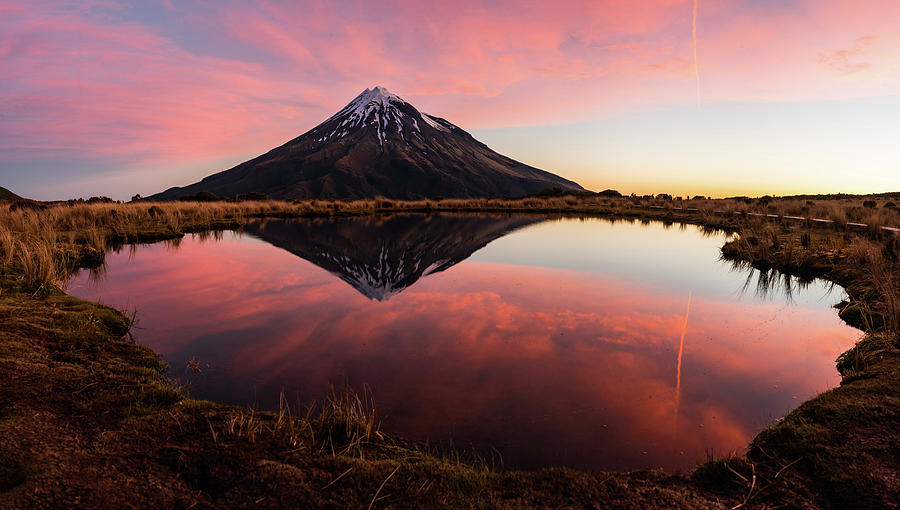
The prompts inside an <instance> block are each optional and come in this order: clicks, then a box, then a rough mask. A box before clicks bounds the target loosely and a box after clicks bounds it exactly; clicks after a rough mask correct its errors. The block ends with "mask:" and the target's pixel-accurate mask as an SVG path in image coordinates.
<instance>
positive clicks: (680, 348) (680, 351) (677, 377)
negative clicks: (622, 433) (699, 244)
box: [675, 291, 692, 420]
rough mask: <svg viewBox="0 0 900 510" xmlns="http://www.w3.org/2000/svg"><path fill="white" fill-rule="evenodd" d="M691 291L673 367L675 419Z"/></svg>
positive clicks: (679, 397)
mask: <svg viewBox="0 0 900 510" xmlns="http://www.w3.org/2000/svg"><path fill="white" fill-rule="evenodd" d="M691 293H692V292H691V291H688V302H687V310H685V311H684V324H682V326H681V343H680V344H679V345H678V365H677V367H676V368H675V419H676V420H677V419H678V406H679V405H680V404H681V355H682V354H683V353H684V334H685V333H687V323H688V315H690V313H691Z"/></svg>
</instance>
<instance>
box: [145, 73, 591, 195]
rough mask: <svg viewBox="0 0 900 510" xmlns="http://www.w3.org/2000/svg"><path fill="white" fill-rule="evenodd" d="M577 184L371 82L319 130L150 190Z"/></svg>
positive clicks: (440, 190) (466, 189) (488, 190)
mask: <svg viewBox="0 0 900 510" xmlns="http://www.w3.org/2000/svg"><path fill="white" fill-rule="evenodd" d="M550 188H559V189H563V190H583V188H582V187H581V186H580V185H578V184H577V183H575V182H573V181H570V180H568V179H564V178H562V177H559V176H557V175H555V174H552V173H550V172H547V171H544V170H540V169H537V168H534V167H531V166H529V165H526V164H524V163H520V162H518V161H516V160H513V159H512V158H509V157H506V156H503V155H501V154H498V153H496V152H494V151H493V150H491V149H490V148H489V147H488V146H487V145H485V144H483V143H481V142H479V141H478V140H476V139H475V138H474V137H472V135H470V134H469V133H467V132H466V131H464V130H463V129H461V128H459V127H458V126H456V125H454V124H453V123H451V122H449V121H447V120H446V119H444V118H441V117H438V116H434V115H429V114H427V113H423V112H420V111H419V110H418V109H417V108H416V107H415V106H413V105H411V104H410V103H408V102H406V101H405V100H403V99H402V98H400V97H399V96H397V95H395V94H392V93H390V92H389V91H388V90H387V89H385V88H384V87H380V86H376V87H374V88H372V89H368V88H367V89H365V90H364V91H363V92H361V93H360V94H359V95H357V96H356V97H355V98H354V99H353V100H352V101H350V103H348V104H347V105H346V106H345V107H344V108H342V109H340V110H339V111H338V112H337V113H335V114H334V115H332V116H331V117H329V118H328V119H326V120H325V121H323V122H322V123H320V124H318V125H317V126H315V127H313V128H312V129H310V130H309V131H307V132H305V133H303V134H301V135H300V136H298V137H295V138H293V139H291V140H289V141H288V142H287V143H285V144H283V145H281V146H279V147H276V148H274V149H271V150H269V151H268V152H266V153H264V154H261V155H260V156H257V157H255V158H252V159H250V160H248V161H245V162H244V163H241V164H239V165H237V166H235V167H233V168H230V169H228V170H225V171H222V172H218V173H215V174H212V175H209V176H207V177H205V178H203V179H202V180H200V181H199V182H196V183H194V184H191V185H188V186H185V187H175V188H170V189H168V190H166V191H164V192H162V193H158V194H156V195H153V196H151V197H149V198H150V199H155V200H174V199H177V198H180V197H181V196H183V195H191V194H196V193H198V192H201V191H206V192H210V193H214V194H216V195H219V196H223V197H231V196H235V195H239V194H244V193H265V194H266V195H268V196H270V197H272V198H277V199H306V198H326V199H340V198H374V197H377V196H383V197H386V198H395V199H421V198H436V197H439V196H441V197H449V198H483V197H495V196H505V197H515V196H524V195H528V194H533V193H538V192H541V191H544V190H546V189H550Z"/></svg>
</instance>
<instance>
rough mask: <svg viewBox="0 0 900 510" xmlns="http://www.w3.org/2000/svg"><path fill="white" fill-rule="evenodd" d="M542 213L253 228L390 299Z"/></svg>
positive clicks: (250, 228)
mask: <svg viewBox="0 0 900 510" xmlns="http://www.w3.org/2000/svg"><path fill="white" fill-rule="evenodd" d="M540 221H544V218H541V217H537V216H521V215H519V216H488V215H473V214H458V215H454V214H441V215H432V216H422V215H409V214H403V215H390V216H377V217H372V218H352V219H343V220H340V219H339V220H336V221H331V220H311V221H303V220H301V221H297V220H295V221H287V220H264V221H258V222H253V223H249V224H247V225H245V226H244V231H245V232H247V233H248V234H250V235H252V236H254V237H257V238H259V239H262V240H263V241H266V242H267V243H269V244H272V245H274V246H277V247H279V248H283V249H285V250H287V251H289V252H291V253H293V254H294V255H297V256H299V257H302V258H304V259H306V260H308V261H310V262H312V263H313V264H315V265H317V266H319V267H321V268H322V269H325V270H326V271H329V272H330V273H332V274H334V275H335V276H337V277H339V278H340V279H342V280H344V281H345V282H347V283H349V284H350V285H352V286H353V288H355V289H356V290H358V291H359V292H360V293H361V294H362V295H364V296H366V297H368V298H370V299H375V300H378V301H384V300H387V299H390V298H391V296H393V295H394V294H396V293H398V292H401V291H402V290H403V289H405V288H407V287H409V286H410V285H412V284H413V283H415V282H416V281H417V280H418V279H419V278H422V277H423V276H426V275H429V274H432V273H437V272H439V271H443V270H445V269H447V268H449V267H452V266H454V265H455V264H458V263H459V262H461V261H463V260H465V259H466V258H468V257H469V255H471V254H472V253H474V252H475V251H477V250H479V249H481V248H483V247H484V246H485V245H487V244H488V243H490V242H491V241H493V240H495V239H497V238H498V237H502V236H504V235H506V234H508V233H510V232H512V231H514V230H517V229H519V228H522V227H524V226H527V225H531V224H534V223H538V222H540Z"/></svg>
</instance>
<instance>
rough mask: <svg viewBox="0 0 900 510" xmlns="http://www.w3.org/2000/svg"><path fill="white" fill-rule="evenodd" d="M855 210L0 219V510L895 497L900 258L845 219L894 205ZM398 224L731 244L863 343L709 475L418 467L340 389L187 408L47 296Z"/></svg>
mask: <svg viewBox="0 0 900 510" xmlns="http://www.w3.org/2000/svg"><path fill="white" fill-rule="evenodd" d="M854 200H856V199H853V200H846V201H845V200H843V199H841V200H808V199H805V198H804V199H791V200H789V201H788V200H785V201H783V203H780V204H778V205H777V206H778V207H782V208H783V212H782V213H781V215H782V216H786V215H794V214H795V213H794V212H793V211H794V209H793V208H794V207H800V209H801V210H802V208H803V207H807V208H809V209H808V210H807V213H808V214H809V217H810V218H812V217H813V216H814V215H815V216H816V217H818V216H823V215H827V214H830V215H832V217H831V218H829V219H834V220H835V223H832V224H828V225H820V224H816V223H814V222H812V221H807V222H798V221H792V220H783V219H782V218H778V217H776V218H768V217H758V216H752V215H750V213H760V214H761V213H763V212H765V213H766V214H773V213H771V212H770V211H771V209H770V206H772V203H773V202H772V201H761V202H760V201H751V202H749V203H748V202H747V201H745V200H742V199H736V200H730V201H708V200H699V199H698V200H695V201H676V200H668V199H666V198H665V197H663V198H652V199H651V198H631V197H628V198H598V197H582V198H578V197H548V198H535V199H523V200H472V201H464V200H441V201H420V202H392V201H387V200H371V201H355V202H323V201H311V202H300V203H287V202H241V203H224V202H215V203H183V202H179V203H166V204H153V203H137V204H124V205H119V204H76V205H74V206H62V205H57V206H49V207H45V206H43V205H41V204H37V205H20V206H16V207H10V206H9V205H7V206H3V205H0V250H2V252H0V255H2V258H0V262H2V278H0V290H2V292H0V317H2V318H3V320H2V322H0V378H2V380H4V381H8V383H6V384H3V385H2V386H0V507H12V508H15V507H41V506H44V507H56V506H59V505H73V506H85V507H88V506H91V507H99V506H106V507H129V506H137V507H147V506H160V507H174V508H178V507H183V508H187V507H193V508H204V507H252V506H268V507H279V506H281V507H297V506H306V507H372V508H375V507H378V508H383V507H386V506H395V507H409V506H427V507H434V506H450V507H471V506H476V507H523V506H527V507H534V506H537V507H598V506H599V507H617V508H644V507H681V508H732V507H735V506H737V505H743V507H745V508H746V507H764V506H780V505H795V506H807V507H823V508H829V507H833V508H838V507H852V506H856V507H863V506H869V507H882V506H889V505H890V504H892V502H896V501H898V499H900V487H898V486H897V484H896V482H895V480H897V479H900V478H898V476H900V466H898V460H897V459H900V455H897V454H898V453H900V452H898V448H900V447H898V445H900V441H898V432H897V430H898V429H897V425H898V424H900V384H898V383H900V381H898V378H900V356H898V355H897V354H896V352H897V351H896V338H897V286H896V282H898V281H900V280H898V279H897V272H898V263H897V257H896V255H897V242H896V239H895V238H894V237H892V236H890V235H889V234H887V233H886V232H884V231H883V230H880V229H874V228H867V229H865V230H862V231H857V230H854V229H853V228H852V227H848V226H847V223H848V221H849V220H853V221H852V222H860V223H862V222H865V221H869V222H872V225H874V226H883V225H888V226H892V225H898V224H900V221H897V222H895V221H896V220H897V217H896V210H895V209H893V208H892V207H889V206H888V205H887V204H888V203H889V199H888V198H882V199H880V200H881V202H880V203H879V202H876V204H875V206H874V207H871V206H869V205H864V204H862V203H857V202H856V201H854ZM810 201H811V202H813V205H816V206H817V207H821V209H814V208H813V206H810V205H809V204H807V202H810ZM818 202H822V203H818ZM729 208H731V209H729ZM402 211H422V212H427V211H496V212H506V211H516V212H534V213H542V214H543V213H548V212H549V213H554V214H574V215H584V214H595V215H613V216H626V217H637V218H647V219H660V220H663V221H687V222H691V223H698V224H702V225H707V226H716V227H723V228H728V229H731V230H734V231H736V232H738V233H739V235H738V236H737V237H736V238H735V240H734V241H732V242H731V243H729V244H728V245H726V246H725V247H723V254H724V256H726V257H727V258H730V259H732V260H734V261H735V262H736V263H746V264H752V265H754V266H756V267H759V268H770V267H777V268H782V269H785V270H787V271H790V272H793V273H795V274H798V275H804V276H808V277H812V276H821V277H824V278H828V279H830V280H832V281H835V282H837V283H839V284H841V285H842V286H844V287H845V288H847V289H848V293H849V294H850V297H851V299H850V301H849V302H848V303H846V304H845V305H844V306H843V307H842V309H841V310H839V311H836V313H837V312H840V313H841V315H842V317H845V319H846V320H848V321H849V322H851V323H853V324H855V325H857V326H860V327H862V328H863V329H867V330H868V335H867V336H866V337H865V339H864V340H863V341H862V342H860V343H859V344H858V345H857V346H856V347H855V348H854V349H851V350H850V351H848V352H847V353H845V354H844V355H843V356H842V357H841V358H840V360H839V363H838V369H839V370H840V371H841V373H842V374H843V375H844V383H843V384H842V385H841V386H840V387H839V388H836V389H834V390H831V391H829V392H826V393H824V394H823V395H820V396H819V397H816V398H815V399H812V400H811V401H809V402H806V403H804V404H803V405H801V406H800V407H799V408H798V409H797V410H795V411H793V412H792V413H790V414H789V415H788V416H786V417H785V418H784V419H783V420H781V421H780V422H778V423H777V424H775V425H774V426H773V427H771V428H769V429H767V430H765V431H763V432H762V433H761V434H760V435H759V436H758V437H757V438H756V439H755V440H754V441H753V443H752V444H751V447H750V450H749V453H748V455H747V456H745V457H740V458H733V459H718V460H714V461H710V462H708V463H706V464H704V465H702V466H700V467H698V469H697V470H696V471H694V472H693V473H691V474H690V475H688V476H681V475H668V474H665V473H662V472H655V471H654V472H634V473H592V474H588V473H580V472H575V471H571V470H565V469H546V470H542V471H538V472H516V471H503V470H495V469H491V468H490V467H489V466H486V465H481V464H479V463H473V462H462V461H459V460H455V459H454V458H446V457H443V456H439V455H434V454H429V453H428V452H424V451H422V450H421V449H419V448H418V447H417V446H416V445H413V444H409V443H408V442H406V441H404V440H402V438H395V437H392V436H390V434H388V433H386V432H385V431H380V430H379V429H378V427H377V417H373V415H372V413H371V406H369V405H367V403H366V402H365V399H363V400H360V399H358V398H356V397H354V396H353V395H352V394H347V393H343V392H338V393H337V394H335V395H333V396H332V397H331V398H330V399H327V400H326V401H325V402H323V404H322V405H321V406H319V407H318V408H317V409H315V410H313V411H311V412H308V411H306V410H303V411H302V412H300V411H298V410H297V409H290V408H289V407H288V406H286V405H285V406H283V407H282V411H281V412H280V413H258V412H254V411H252V410H250V409H247V408H242V407H234V406H224V405H219V404H215V403H210V402H201V401H195V400H191V399H189V398H187V397H186V395H185V394H184V393H183V392H182V391H181V390H180V389H179V388H177V387H175V386H173V384H172V383H171V381H169V380H167V379H166V378H165V376H164V375H163V374H164V369H165V367H164V365H163V364H162V363H161V362H160V361H159V360H158V359H157V358H156V356H155V355H154V354H153V353H152V352H151V351H149V350H148V349H146V348H144V347H141V346H137V345H135V344H133V343H131V342H130V341H129V340H128V332H129V328H130V326H131V323H130V320H129V318H128V317H127V316H126V315H124V314H122V313H120V312H118V311H116V310H112V309H110V308H107V307H104V306H102V305H99V304H96V303H89V302H85V301H81V300H78V299H75V298H72V297H70V296H67V295H65V293H64V292H63V291H62V290H60V288H59V285H60V284H61V282H63V281H64V279H65V276H66V275H67V274H68V272H70V271H71V270H73V269H74V268H75V267H79V266H92V265H97V264H99V263H101V262H102V260H103V253H104V251H105V250H106V249H108V248H110V247H113V246H116V245H119V244H122V243H128V242H144V241H151V240H159V239H166V238H175V237H179V236H182V235H184V234H185V233H186V232H196V231H202V230H207V229H214V228H228V227H233V226H237V225H240V224H241V223H242V222H243V221H244V220H245V219H247V218H251V217H261V216H288V217H290V216H332V215H337V216H339V215H353V214H371V213H373V212H379V213H391V212H402ZM801 212H802V211H801ZM776 216H777V215H776ZM836 218H844V220H843V222H841V221H837V220H836ZM876 221H880V222H881V223H875V222H876Z"/></svg>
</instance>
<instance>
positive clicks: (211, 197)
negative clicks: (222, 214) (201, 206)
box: [178, 191, 222, 202]
mask: <svg viewBox="0 0 900 510" xmlns="http://www.w3.org/2000/svg"><path fill="white" fill-rule="evenodd" d="M178 200H181V201H182V202H217V201H219V200H222V198H221V197H219V195H216V194H215V193H212V192H210V191H199V192H197V194H195V195H181V196H180V197H178Z"/></svg>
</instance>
